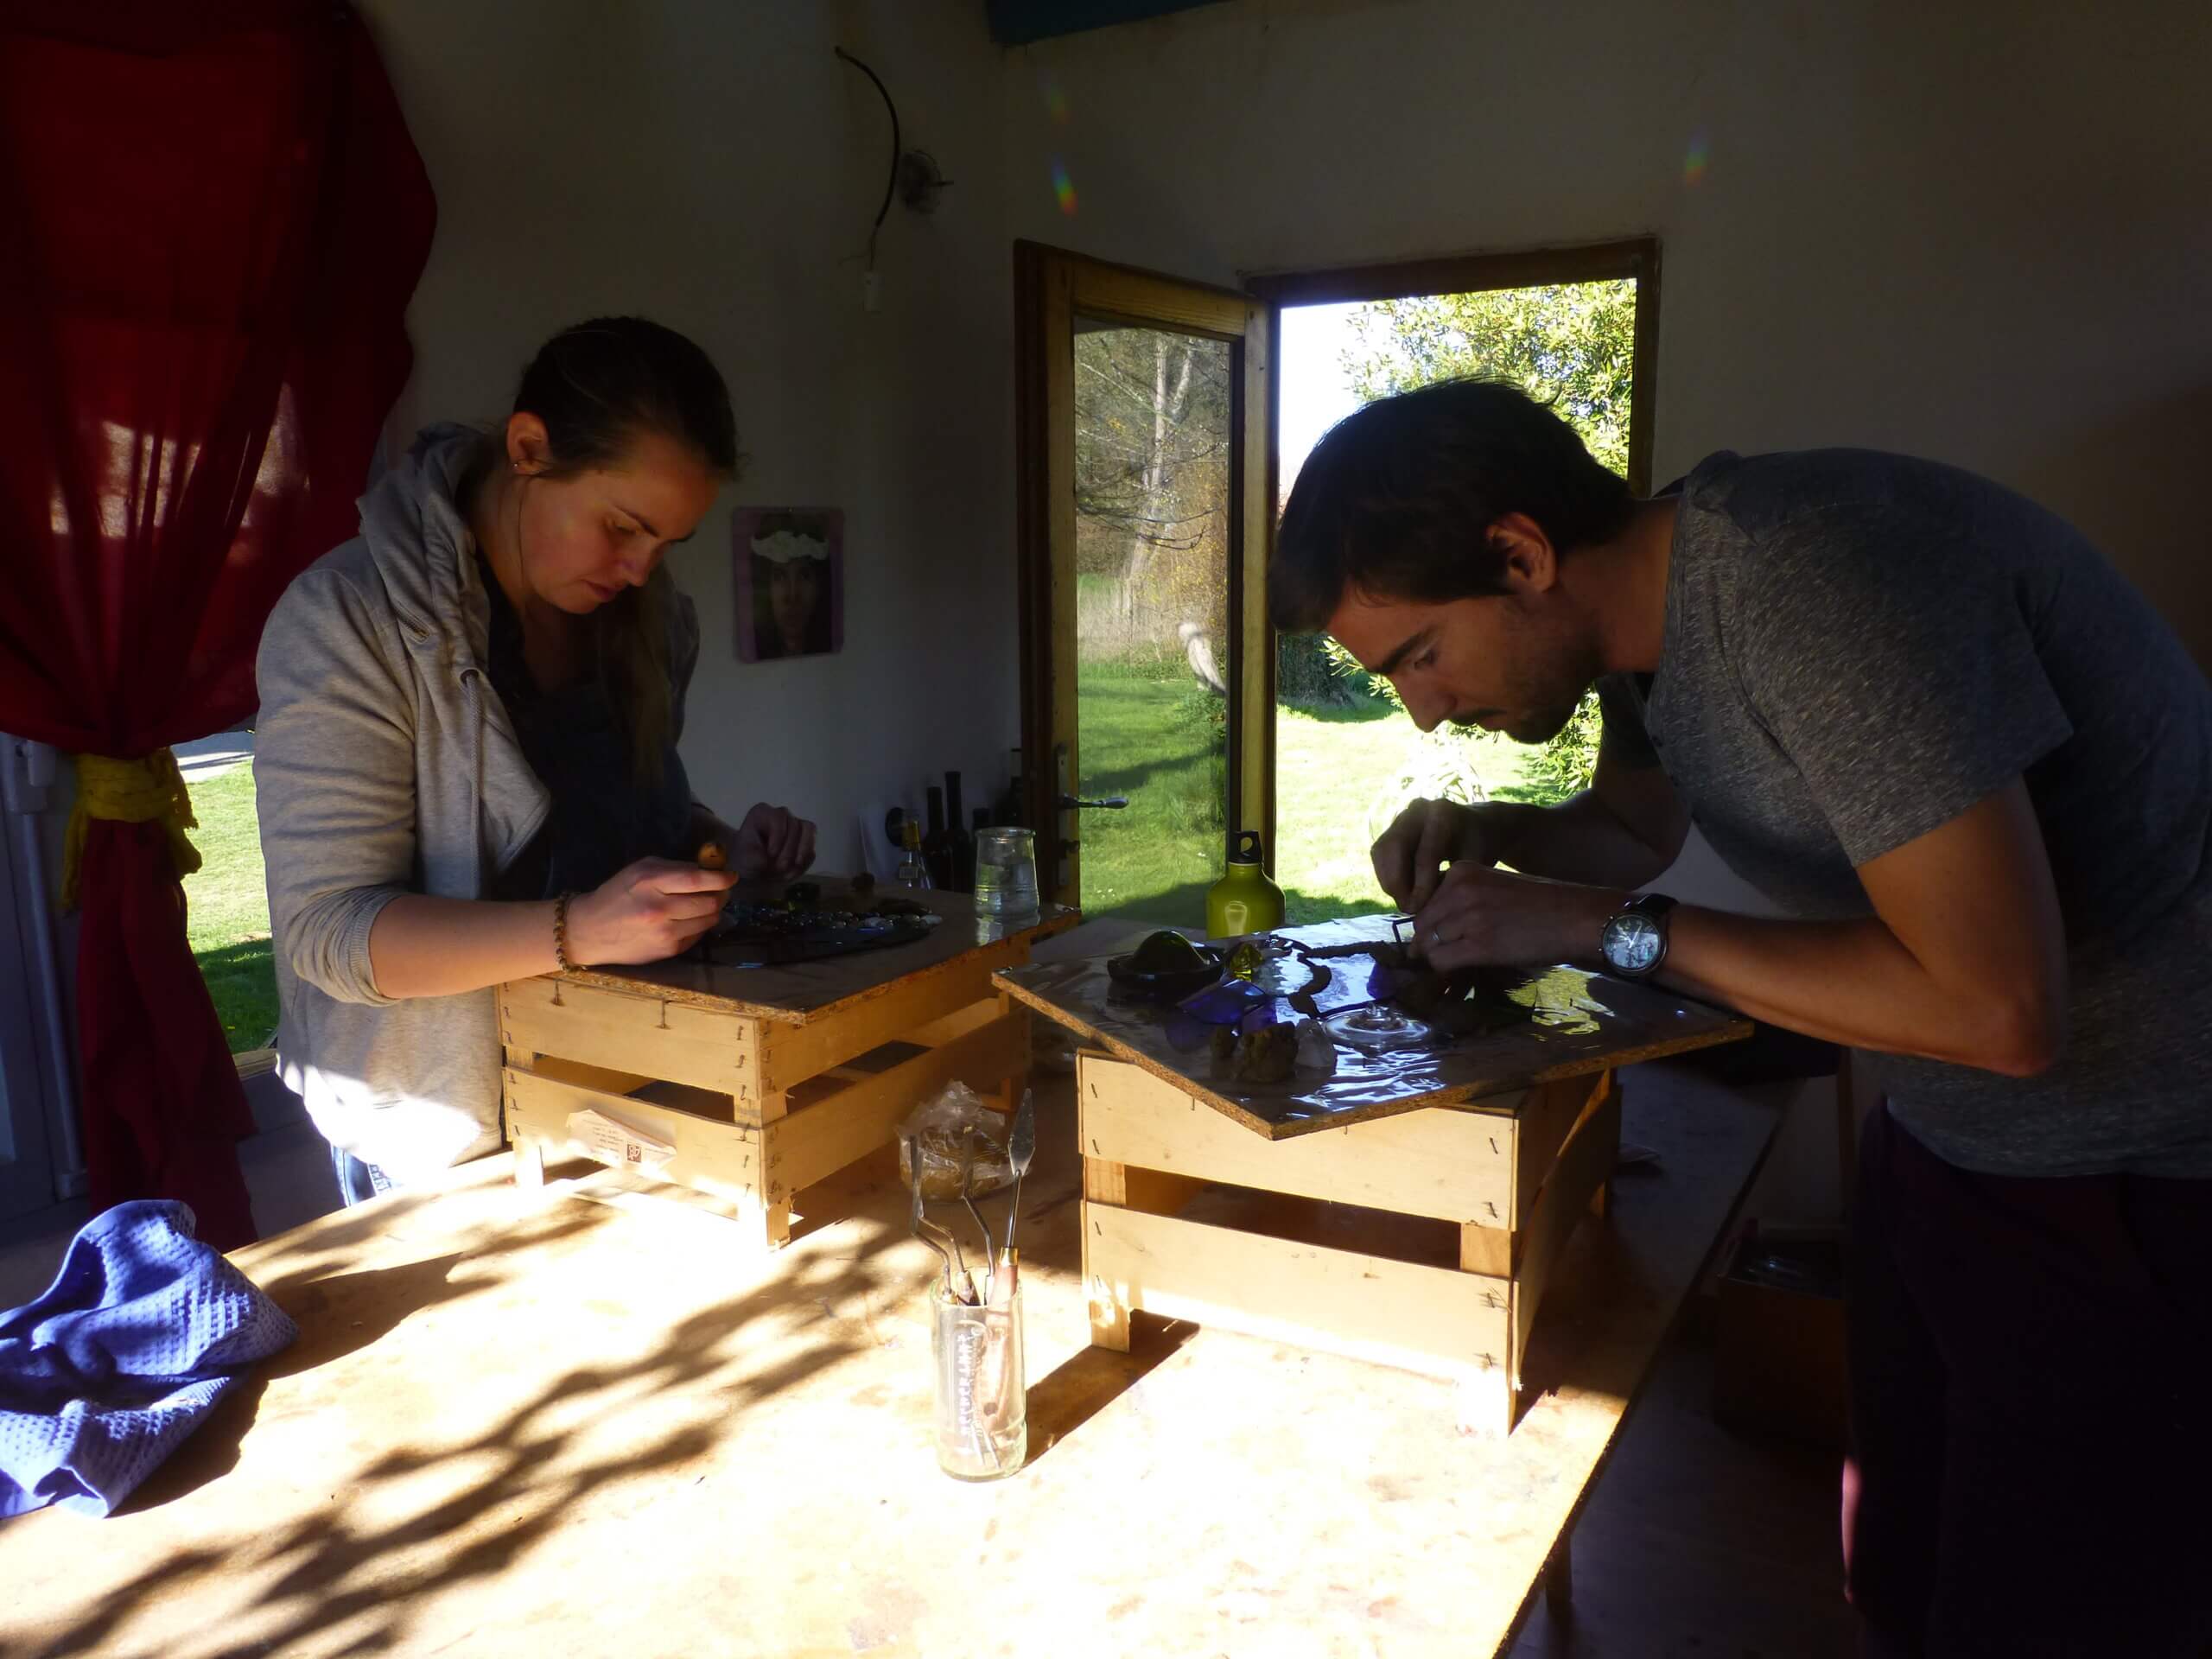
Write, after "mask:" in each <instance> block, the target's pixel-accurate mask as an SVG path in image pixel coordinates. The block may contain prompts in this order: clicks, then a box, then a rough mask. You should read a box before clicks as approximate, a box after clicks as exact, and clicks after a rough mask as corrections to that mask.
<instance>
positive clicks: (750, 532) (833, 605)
mask: <svg viewBox="0 0 2212 1659" xmlns="http://www.w3.org/2000/svg"><path fill="white" fill-rule="evenodd" d="M730 554H731V558H732V562H733V564H734V570H733V571H732V575H733V576H734V581H733V582H732V583H731V586H732V587H733V588H734V589H735V590H736V594H737V656H738V660H739V661H740V662H746V663H765V662H768V661H771V660H772V659H774V658H781V657H819V656H823V655H826V654H827V653H829V652H833V651H842V650H843V649H844V645H845V514H844V510H843V509H842V508H840V507H740V508H739V509H738V510H737V512H736V514H735V516H734V518H732V519H731V521H730Z"/></svg>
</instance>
